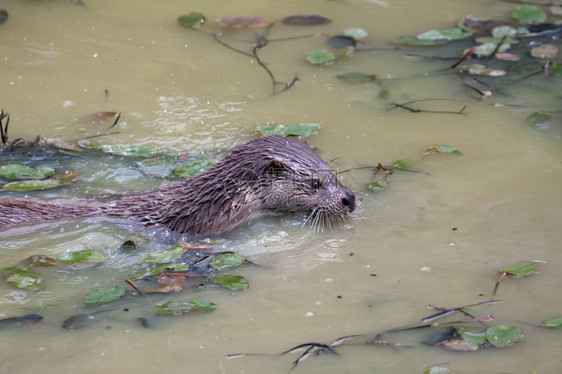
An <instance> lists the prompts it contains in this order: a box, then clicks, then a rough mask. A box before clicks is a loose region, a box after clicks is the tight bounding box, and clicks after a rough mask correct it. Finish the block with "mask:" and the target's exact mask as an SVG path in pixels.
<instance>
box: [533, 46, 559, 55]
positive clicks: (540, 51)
mask: <svg viewBox="0 0 562 374" xmlns="http://www.w3.org/2000/svg"><path fill="white" fill-rule="evenodd" d="M558 52H559V49H558V47H557V46H555V45H553V44H543V45H540V46H538V47H534V48H533V49H531V56H533V57H534V58H554V57H556V55H558Z"/></svg>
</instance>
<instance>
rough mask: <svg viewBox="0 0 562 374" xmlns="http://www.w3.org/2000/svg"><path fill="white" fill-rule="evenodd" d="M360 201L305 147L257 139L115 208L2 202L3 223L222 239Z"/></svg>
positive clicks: (329, 219)
mask: <svg viewBox="0 0 562 374" xmlns="http://www.w3.org/2000/svg"><path fill="white" fill-rule="evenodd" d="M354 209H355V195H354V194H353V192H351V191H350V190H348V189H347V188H345V187H343V186H342V185H341V184H339V182H338V180H337V178H336V175H335V174H334V172H333V170H332V169H331V168H330V166H329V165H328V164H327V163H326V162H324V161H323V160H322V159H321V158H320V157H318V155H317V154H316V153H315V152H314V151H313V150H312V147H311V146H310V145H308V144H307V143H300V142H297V141H294V140H290V139H287V138H283V137H280V136H267V137H263V138H258V139H255V140H251V141H249V142H247V143H245V144H243V145H241V146H240V147H238V148H237V149H235V150H234V151H233V152H232V153H230V154H229V155H228V156H227V157H225V158H224V159H222V160H221V161H220V162H218V163H217V164H215V165H214V166H213V167H211V168H210V169H209V170H207V171H206V172H204V173H202V174H199V175H196V176H193V177H190V178H187V179H186V180H184V181H182V182H178V183H173V184H170V185H167V186H164V187H161V188H159V189H156V190H154V191H148V192H139V193H133V194H129V195H127V196H124V197H120V198H118V199H117V200H116V201H114V202H112V203H109V204H104V205H101V204H89V205H71V204H55V203H49V202H42V201H38V200H28V199H1V200H0V227H1V226H3V225H8V224H13V223H19V222H29V221H45V220H58V219H63V218H75V217H89V216H100V215H105V216H111V217H123V218H129V219H133V220H135V221H138V222H140V223H142V224H144V225H145V226H147V227H154V226H160V227H166V228H168V229H170V230H172V231H175V232H177V233H180V234H185V235H188V236H210V235H218V234H223V233H225V232H227V231H230V230H232V229H234V228H235V227H237V226H239V225H241V224H242V223H245V222H248V221H250V220H253V219H255V218H257V217H260V216H263V215H272V214H273V215H277V214H283V213H290V212H304V213H307V214H309V216H308V219H307V220H308V221H310V222H311V223H312V224H314V225H322V226H323V225H332V224H335V223H338V222H340V221H343V220H344V219H345V218H346V217H347V215H348V214H349V213H350V212H352V211H353V210H354Z"/></svg>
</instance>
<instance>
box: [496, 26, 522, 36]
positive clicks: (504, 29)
mask: <svg viewBox="0 0 562 374" xmlns="http://www.w3.org/2000/svg"><path fill="white" fill-rule="evenodd" d="M492 36H493V37H495V38H503V37H504V36H505V37H510V38H513V37H515V36H517V29H516V28H514V27H511V26H507V25H504V26H497V27H494V28H493V29H492Z"/></svg>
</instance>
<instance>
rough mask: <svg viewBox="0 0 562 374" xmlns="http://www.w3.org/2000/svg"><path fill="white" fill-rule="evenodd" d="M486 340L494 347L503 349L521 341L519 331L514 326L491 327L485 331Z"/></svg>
mask: <svg viewBox="0 0 562 374" xmlns="http://www.w3.org/2000/svg"><path fill="white" fill-rule="evenodd" d="M486 340H488V342H490V344H492V345H493V346H494V347H498V348H503V347H506V346H508V345H511V344H513V343H516V342H518V341H519V340H521V330H519V328H517V327H515V326H503V325H497V326H493V327H490V328H489V329H488V330H486Z"/></svg>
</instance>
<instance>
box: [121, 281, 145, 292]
mask: <svg viewBox="0 0 562 374" xmlns="http://www.w3.org/2000/svg"><path fill="white" fill-rule="evenodd" d="M125 282H126V283H127V284H128V285H129V286H131V287H133V288H134V290H135V291H137V293H138V294H139V295H144V292H142V291H141V289H140V288H139V286H137V285H136V283H135V282H133V281H132V280H130V279H129V278H126V279H125Z"/></svg>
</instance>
